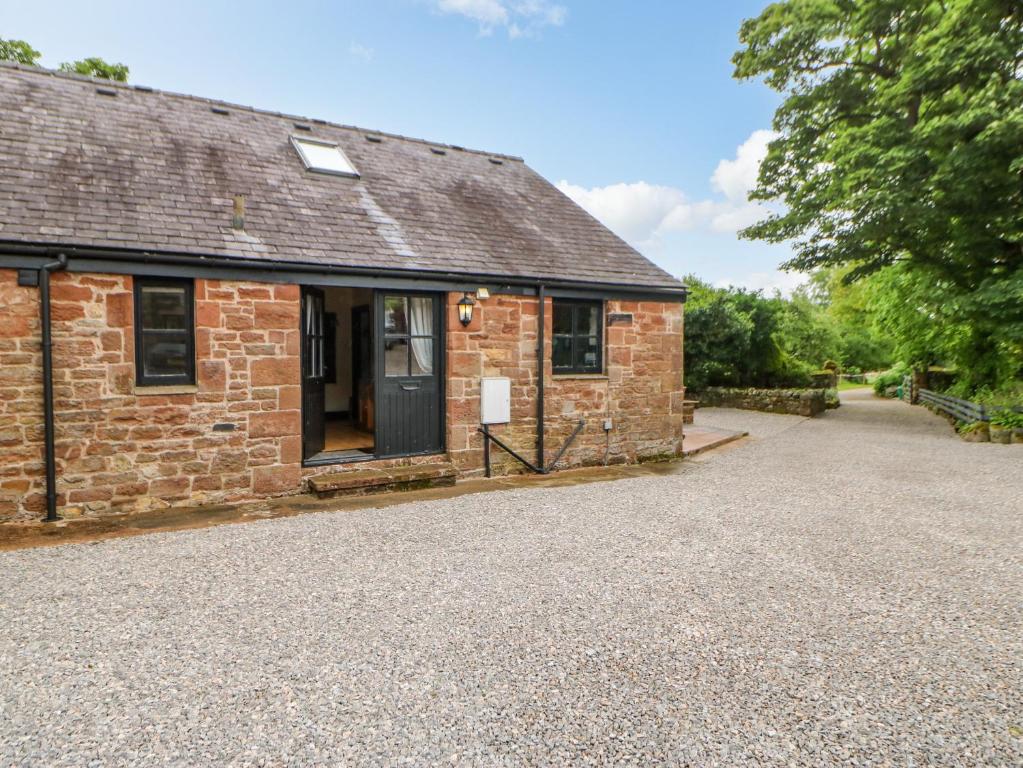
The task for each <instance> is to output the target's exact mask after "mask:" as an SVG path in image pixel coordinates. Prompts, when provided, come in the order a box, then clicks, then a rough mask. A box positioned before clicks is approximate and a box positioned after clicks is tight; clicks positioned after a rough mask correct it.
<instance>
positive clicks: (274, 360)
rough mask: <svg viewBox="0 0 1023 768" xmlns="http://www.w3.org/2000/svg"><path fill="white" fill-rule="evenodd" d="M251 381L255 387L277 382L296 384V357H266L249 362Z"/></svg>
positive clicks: (271, 384) (297, 379) (297, 375)
mask: <svg viewBox="0 0 1023 768" xmlns="http://www.w3.org/2000/svg"><path fill="white" fill-rule="evenodd" d="M249 373H250V377H251V379H250V380H251V383H252V385H253V386H256V387H265V386H274V385H279V384H297V383H298V381H299V365H298V358H297V357H266V358H259V359H256V360H253V361H252V362H251V363H250V364H249Z"/></svg>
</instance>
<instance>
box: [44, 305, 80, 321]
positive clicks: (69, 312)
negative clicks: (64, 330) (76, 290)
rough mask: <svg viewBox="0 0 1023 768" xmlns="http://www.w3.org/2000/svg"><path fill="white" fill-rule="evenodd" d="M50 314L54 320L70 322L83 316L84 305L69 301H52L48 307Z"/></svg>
mask: <svg viewBox="0 0 1023 768" xmlns="http://www.w3.org/2000/svg"><path fill="white" fill-rule="evenodd" d="M50 316H51V317H52V318H53V320H54V321H55V322H70V321H72V320H81V319H82V318H83V317H85V307H84V306H82V305H81V304H74V303H69V302H60V303H57V302H54V303H53V304H52V305H51V307H50Z"/></svg>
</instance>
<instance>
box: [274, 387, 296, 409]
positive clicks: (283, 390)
mask: <svg viewBox="0 0 1023 768" xmlns="http://www.w3.org/2000/svg"><path fill="white" fill-rule="evenodd" d="M277 407H278V408H279V409H280V410H282V411H289V410H293V409H296V408H301V407H302V387H300V386H289V387H280V388H279V389H278V390H277Z"/></svg>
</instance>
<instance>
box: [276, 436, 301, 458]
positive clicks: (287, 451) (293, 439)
mask: <svg viewBox="0 0 1023 768" xmlns="http://www.w3.org/2000/svg"><path fill="white" fill-rule="evenodd" d="M300 461H302V437H301V436H300V435H291V436H289V437H282V438H281V463H282V464H298V463H299V462H300Z"/></svg>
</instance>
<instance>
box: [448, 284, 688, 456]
mask: <svg viewBox="0 0 1023 768" xmlns="http://www.w3.org/2000/svg"><path fill="white" fill-rule="evenodd" d="M461 297H462V294H460V293H452V294H449V296H448V358H447V365H448V389H447V398H448V400H447V408H448V452H449V454H450V456H451V460H452V461H453V462H454V463H455V464H456V465H457V466H458V467H459V468H460V469H461V470H462V472H463V473H464V474H470V475H471V474H479V473H481V472H482V471H483V438H482V436H481V435H479V434H478V431H477V430H478V427H479V419H480V413H479V397H480V391H479V387H480V378H481V377H486V376H506V377H508V378H510V379H511V392H512V403H511V418H512V420H511V423H510V424H507V425H497V426H493V427H492V428H491V431H492V432H493V433H494V434H495V435H496V436H498V437H499V438H500V439H501V440H503V441H504V442H505V443H507V444H508V445H509V446H511V447H512V448H514V449H515V450H516V451H518V452H519V453H520V454H522V455H523V456H524V457H525V458H527V459H529V460H530V461H533V462H535V461H536V458H537V456H536V415H537V413H536V395H537V364H536V348H537V327H538V317H539V302H538V301H537V299H536V297H522V296H507V295H501V296H492V297H491V298H489V299H485V300H483V301H480V302H479V303H478V304H477V306H476V308H475V311H474V313H473V320H472V323H471V324H470V326H469V327H468V328H463V327H462V326H461V325H460V324H459V322H458V314H457V308H456V304H457V302H458V300H459V299H460V298H461ZM546 301H547V304H546V309H545V315H546V329H545V332H544V335H545V347H546V352H545V354H544V360H545V365H546V372H545V381H546V387H545V415H546V432H545V434H546V438H545V446H544V447H545V454H546V455H545V461H547V462H549V461H550V460H551V459H553V457H554V455H555V454H556V453H557V451H558V449H559V447H560V446H561V444H562V443H563V442H564V440H565V439H566V438H567V437H568V436H569V435H570V434H571V433H572V430H574V429H575V427H576V425H577V424H578V422H579V420H580V419H584V420H585V422H586V426H585V428H584V430H583V432H582V433H581V434H580V435H579V437H578V438H576V440H575V442H574V443H573V444H572V447H571V448H570V449H569V451H568V452H567V453H566V454H565V456H564V457H563V458H562V460H561V462H559V465H558V466H559V467H563V466H570V465H584V464H598V463H603V462H604V461H605V459H606V460H607V461H608V462H610V463H622V462H634V461H641V460H644V459H652V458H659V457H666V456H675V455H678V454H679V452H680V451H681V446H682V421H683V410H684V406H683V401H684V397H685V393H684V389H683V387H682V323H683V317H682V305H681V304H677V303H660V302H632V301H608V302H607V303H606V308H605V326H606V329H605V338H606V344H605V351H604V354H605V373H604V374H603V375H575V376H560V375H559V376H555V375H553V371H552V368H551V330H552V326H551V323H552V314H553V313H552V311H551V302H552V300H551V299H550V298H548V299H547V300H546ZM610 313H615V314H619V315H631V321H628V322H626V323H623V324H614V325H608V324H607V322H606V317H607V315H608V314H610ZM606 418H610V419H611V421H612V429H611V431H610V433H605V432H604V430H603V421H604V419H606ZM492 459H493V462H494V467H495V472H518V471H521V469H522V468H521V465H519V464H518V463H517V462H516V461H515V460H514V459H512V458H511V457H509V456H508V455H507V454H506V453H505V452H504V451H502V450H500V449H496V448H495V449H494V451H493V453H492Z"/></svg>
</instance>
